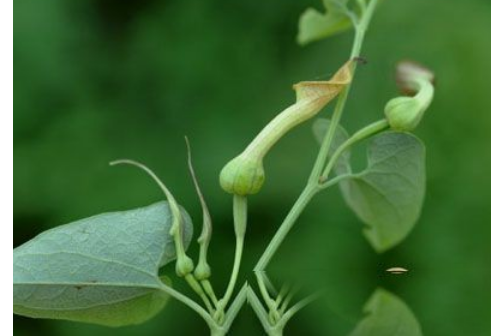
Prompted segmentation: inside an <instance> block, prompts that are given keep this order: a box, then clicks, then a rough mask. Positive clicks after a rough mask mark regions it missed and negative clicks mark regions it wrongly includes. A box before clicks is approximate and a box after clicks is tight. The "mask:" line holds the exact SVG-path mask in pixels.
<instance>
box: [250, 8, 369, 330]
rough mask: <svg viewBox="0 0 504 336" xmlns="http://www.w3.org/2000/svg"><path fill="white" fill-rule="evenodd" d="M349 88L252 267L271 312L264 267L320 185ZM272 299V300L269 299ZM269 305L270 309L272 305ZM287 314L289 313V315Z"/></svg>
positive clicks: (364, 21)
mask: <svg viewBox="0 0 504 336" xmlns="http://www.w3.org/2000/svg"><path fill="white" fill-rule="evenodd" d="M377 2H378V0H371V1H370V2H369V4H368V6H367V7H366V8H365V11H364V13H363V16H362V18H361V20H360V22H359V24H358V25H357V26H356V27H355V37H354V43H353V47H352V51H351V54H350V58H351V59H353V58H355V57H358V56H359V55H360V51H361V48H362V43H363V41H364V36H365V33H366V31H367V28H368V25H369V22H370V20H371V17H372V15H373V12H374V10H375V8H376V5H377ZM355 67H356V65H355V64H354V65H353V68H352V73H354V72H355ZM350 89H351V83H349V85H347V86H346V87H345V88H344V89H343V90H342V92H341V93H340V96H339V98H338V102H337V103H336V107H335V109H334V112H333V116H332V118H331V123H330V125H329V129H328V131H327V133H326V135H325V138H324V140H323V142H322V145H321V148H320V150H319V153H318V155H317V159H316V161H315V164H314V166H313V169H312V171H311V173H310V177H309V179H308V183H307V185H306V186H305V188H304V189H303V191H302V192H301V195H300V196H299V198H298V199H297V200H296V202H295V203H294V205H293V207H292V209H291V210H290V212H289V213H288V214H287V216H286V218H285V220H284V221H283V223H282V224H281V225H280V227H279V229H278V230H277V232H276V233H275V235H274V236H273V238H272V240H271V241H270V243H269V244H268V246H267V247H266V249H265V251H264V253H263V254H262V256H261V258H260V259H259V261H258V262H257V264H256V266H255V267H254V272H255V274H256V277H257V280H258V284H259V288H260V290H261V293H262V295H263V298H264V300H265V301H266V304H267V305H268V307H269V308H270V311H275V312H276V307H274V301H273V300H271V298H270V297H269V294H268V292H267V290H265V286H264V279H263V276H264V275H263V273H264V270H265V269H266V267H267V266H268V264H269V262H270V261H271V259H272V258H273V256H274V255H275V253H276V252H277V250H278V248H279V247H280V245H281V244H282V242H283V241H284V239H285V237H286V236H287V234H288V233H289V231H290V230H291V228H292V227H293V226H294V224H295V223H296V221H297V219H298V218H299V216H300V215H301V213H302V212H303V211H304V209H305V208H306V206H307V205H308V203H309V202H310V201H311V199H312V198H313V196H314V195H315V194H316V193H317V192H318V191H320V190H321V189H322V188H321V186H320V182H321V181H320V177H321V174H322V171H323V169H324V163H325V162H326V160H327V156H328V154H329V150H330V147H331V143H332V140H333V138H334V134H335V132H336V128H337V126H338V123H339V120H340V119H341V115H342V113H343V110H344V108H345V104H346V101H347V98H348V94H349V92H350ZM272 301H273V302H272ZM272 306H273V308H272ZM296 311H297V310H292V312H293V313H295V312H296ZM293 313H290V314H293ZM289 318H290V317H289ZM279 328H280V329H278V331H279V333H277V335H281V330H283V326H279Z"/></svg>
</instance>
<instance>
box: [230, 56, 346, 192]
mask: <svg viewBox="0 0 504 336" xmlns="http://www.w3.org/2000/svg"><path fill="white" fill-rule="evenodd" d="M353 62H354V59H353V60H350V61H348V62H347V63H345V64H344V65H343V66H342V67H341V68H340V69H339V70H338V71H337V72H336V73H335V74H334V76H333V77H332V78H331V79H329V80H327V81H305V82H300V83H297V84H295V85H294V90H295V91H296V103H295V104H293V105H291V106H289V107H288V108H286V109H285V110H283V111H282V112H281V113H280V114H278V115H277V116H276V117H275V118H274V119H273V120H271V121H270V123H269V124H268V125H266V127H264V128H263V129H262V131H261V132H260V133H259V134H258V135H257V136H256V137H255V139H254V140H253V141H252V142H251V143H250V144H249V145H248V147H247V148H246V149H245V150H244V151H243V152H242V153H241V154H240V155H238V156H237V157H235V158H234V159H232V160H231V161H229V162H228V164H226V166H224V168H223V169H222V171H221V173H220V185H221V187H222V189H224V190H225V191H226V192H228V193H230V194H235V195H240V196H246V195H250V194H256V193H257V192H259V190H261V188H262V185H263V183H264V180H265V174H264V168H263V158H264V156H265V155H266V154H267V153H268V151H269V150H270V149H271V147H273V145H274V144H275V143H277V142H278V140H279V139H280V138H281V137H282V136H284V135H285V134H286V133H287V132H288V131H290V130H291V129H292V128H294V127H295V126H297V125H299V124H301V123H302V122H304V121H306V120H308V119H310V118H312V117H314V116H315V115H316V114H317V113H318V112H320V111H321V110H322V108H323V107H324V106H326V105H327V104H328V103H329V102H330V101H331V100H332V99H334V98H335V97H336V96H337V95H338V94H339V93H340V92H341V90H342V89H343V88H344V87H345V86H346V85H348V84H349V83H350V81H351V80H352V68H353V67H352V65H353Z"/></svg>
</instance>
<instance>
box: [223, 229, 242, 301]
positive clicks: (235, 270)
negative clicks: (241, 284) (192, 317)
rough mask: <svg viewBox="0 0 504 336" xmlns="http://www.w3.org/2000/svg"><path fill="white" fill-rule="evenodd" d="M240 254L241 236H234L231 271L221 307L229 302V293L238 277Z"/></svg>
mask: <svg viewBox="0 0 504 336" xmlns="http://www.w3.org/2000/svg"><path fill="white" fill-rule="evenodd" d="M242 254H243V237H236V252H235V259H234V263H233V271H232V273H231V278H230V280H229V284H228V287H227V289H226V293H225V294H224V297H223V298H222V305H223V309H224V308H225V307H226V305H227V303H228V302H229V299H231V295H232V294H233V290H234V287H235V285H236V280H237V279H238V272H239V270H240V263H241V258H242Z"/></svg>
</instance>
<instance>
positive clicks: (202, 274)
mask: <svg viewBox="0 0 504 336" xmlns="http://www.w3.org/2000/svg"><path fill="white" fill-rule="evenodd" d="M185 140H186V145H187V165H188V167H189V172H190V173H191V178H192V180H193V183H194V187H195V188H196V193H197V194H198V198H199V201H200V204H201V209H202V210H203V226H202V228H201V234H200V236H199V238H198V243H199V244H200V253H199V260H198V264H197V265H196V269H195V270H194V276H195V277H196V279H198V280H200V281H201V280H206V279H208V278H210V276H211V275H212V270H211V268H210V265H209V264H208V262H207V253H208V246H209V245H210V240H211V239H212V218H211V217H210V210H209V209H208V206H207V204H206V201H205V198H204V197H203V192H202V191H201V188H200V186H199V184H198V179H197V178H196V173H195V171H194V168H193V165H192V158H191V145H190V143H189V139H188V138H187V137H185Z"/></svg>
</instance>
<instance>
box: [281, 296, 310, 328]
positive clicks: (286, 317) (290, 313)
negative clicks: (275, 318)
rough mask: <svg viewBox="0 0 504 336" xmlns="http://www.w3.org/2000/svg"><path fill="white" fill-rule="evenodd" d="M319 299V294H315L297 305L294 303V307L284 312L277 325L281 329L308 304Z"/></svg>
mask: <svg viewBox="0 0 504 336" xmlns="http://www.w3.org/2000/svg"><path fill="white" fill-rule="evenodd" d="M319 297H320V293H315V294H312V295H310V296H307V297H305V298H304V299H302V300H301V301H299V302H298V303H296V304H295V305H294V306H292V307H291V308H290V309H289V310H288V311H286V312H285V314H283V315H282V319H281V320H280V321H279V322H278V324H279V325H280V326H281V327H282V329H283V327H284V326H285V325H286V324H287V322H289V320H290V319H291V317H292V316H294V315H295V314H296V313H297V312H298V311H300V310H301V309H303V308H304V307H306V306H307V305H308V304H310V303H312V302H313V301H315V300H316V299H317V298H319Z"/></svg>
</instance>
